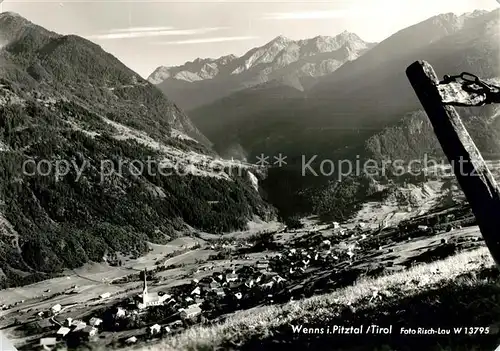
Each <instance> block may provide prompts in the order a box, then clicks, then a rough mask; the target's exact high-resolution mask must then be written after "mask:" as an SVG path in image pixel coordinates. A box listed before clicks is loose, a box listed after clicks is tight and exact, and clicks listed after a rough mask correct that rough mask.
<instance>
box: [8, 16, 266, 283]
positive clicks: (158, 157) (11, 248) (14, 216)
mask: <svg viewBox="0 0 500 351" xmlns="http://www.w3.org/2000/svg"><path fill="white" fill-rule="evenodd" d="M0 41H1V43H2V46H1V48H0V287H8V286H14V285H19V284H26V283H29V282H33V281H36V280H40V279H44V278H47V277H50V276H52V275H54V274H59V273H61V272H62V271H63V270H64V269H65V268H75V267H78V266H80V265H82V264H84V263H85V262H88V261H96V262H99V261H102V260H103V259H104V258H106V257H112V256H113V255H114V256H116V254H117V253H121V254H123V255H126V256H129V255H135V256H137V255H140V254H142V253H144V252H146V251H147V250H148V245H147V243H148V242H154V243H166V242H168V241H169V240H170V239H172V238H175V237H177V236H178V235H186V234H189V233H194V232H196V231H198V230H204V231H208V232H212V233H221V232H227V231H232V230H236V229H243V228H246V225H247V222H248V221H249V220H251V219H254V218H255V216H258V217H260V218H263V219H267V218H272V217H273V216H274V210H273V209H272V208H271V207H270V206H269V205H267V204H266V203H265V202H264V201H263V200H262V198H261V197H260V194H259V187H258V180H259V178H261V177H262V175H263V172H262V170H261V169H259V168H258V167H255V166H252V165H247V164H241V163H236V162H231V161H224V160H222V159H220V158H219V157H218V156H217V155H216V153H215V152H214V151H213V150H212V149H211V148H210V142H209V141H208V140H207V139H206V137H205V136H204V135H203V134H202V133H201V132H200V131H199V130H198V129H197V128H196V127H195V126H194V125H193V123H192V122H191V121H190V119H189V118H188V117H187V115H186V114H185V113H184V112H183V110H182V109H180V108H179V107H177V105H176V104H174V103H173V102H172V101H171V100H170V99H168V98H167V97H165V96H164V94H163V93H162V92H160V91H159V90H158V89H157V88H156V87H155V86H154V85H153V84H151V83H149V82H148V81H146V80H144V79H142V78H141V77H140V76H139V75H138V74H136V73H135V72H134V71H132V70H131V69H129V68H127V67H126V66H125V65H123V64H122V63H121V62H120V61H119V60H118V59H116V58H115V57H114V56H112V55H111V54H109V53H107V52H105V51H104V50H102V48H101V47H100V46H98V45H96V44H94V43H92V42H90V41H88V40H86V39H83V38H81V37H78V36H75V35H59V34H56V33H53V32H50V31H48V30H46V29H44V28H42V27H40V26H37V25H35V24H33V23H31V22H30V21H28V20H26V19H25V18H23V17H21V16H19V15H17V14H15V13H2V14H0Z"/></svg>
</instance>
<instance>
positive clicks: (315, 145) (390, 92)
mask: <svg viewBox="0 0 500 351" xmlns="http://www.w3.org/2000/svg"><path fill="white" fill-rule="evenodd" d="M499 14H500V10H498V9H497V10H494V11H492V12H486V11H475V12H473V13H468V14H464V15H455V14H452V13H449V14H442V15H438V16H434V17H432V18H430V19H428V20H425V21H423V22H421V23H418V24H415V25H413V26H410V27H408V28H405V29H402V30H401V31H399V32H397V33H395V34H393V35H391V36H390V37H388V38H387V39H385V40H383V41H382V42H380V43H379V44H377V45H375V46H374V47H373V48H371V49H370V50H368V51H366V52H365V53H364V54H363V55H361V56H359V57H358V58H356V59H355V60H351V61H347V62H345V63H344V64H343V65H341V66H340V67H338V68H337V69H336V70H335V71H334V72H332V73H330V74H327V75H325V76H322V77H319V78H318V80H317V83H316V84H314V85H313V86H312V87H310V88H309V89H308V90H305V91H300V90H298V89H295V88H293V87H292V86H290V85H285V84H281V83H280V82H277V81H274V82H268V83H265V84H263V85H258V86H254V87H252V88H249V89H244V90H240V91H238V92H236V93H233V94H231V95H229V96H226V97H224V98H221V99H219V100H217V101H215V102H213V103H211V104H208V105H204V106H200V107H198V108H196V109H194V110H192V111H190V117H191V119H192V120H193V121H194V123H195V124H196V126H197V127H198V128H200V130H201V131H202V132H203V133H204V134H205V135H206V136H207V137H208V138H209V139H210V140H214V141H216V145H215V148H216V150H218V151H219V152H220V153H222V154H226V153H227V154H234V153H235V151H234V150H239V151H238V153H239V154H240V157H246V158H247V159H252V160H255V157H256V156H257V155H260V154H261V153H265V154H267V155H270V156H272V155H277V154H279V153H282V154H286V155H288V157H289V160H290V159H292V158H295V159H296V160H300V158H301V157H302V156H303V155H306V156H307V155H310V156H312V155H318V154H319V155H323V156H325V157H329V158H332V157H333V158H344V157H351V156H354V155H355V154H356V153H363V152H366V151H367V150H366V149H365V148H364V144H365V142H366V141H367V139H369V138H370V137H372V136H374V135H376V134H378V133H380V132H382V131H383V130H384V128H389V127H391V126H392V125H394V124H397V123H399V122H400V121H401V120H402V118H403V117H404V116H405V115H407V114H408V113H411V112H414V111H416V110H419V109H420V108H421V106H420V103H419V101H418V99H417V98H416V96H415V93H414V91H413V89H412V88H411V85H410V84H409V82H408V79H407V78H406V74H405V70H406V67H408V66H409V65H410V64H411V63H413V62H414V61H416V60H419V59H424V60H427V61H429V62H430V63H431V64H432V65H433V67H434V68H435V70H436V72H437V73H438V74H439V75H441V76H443V75H444V74H459V73H461V72H463V71H467V72H470V73H474V74H477V75H478V76H480V77H482V78H484V79H491V78H497V77H500V65H499V62H498V57H499V55H500V40H499V39H500V38H499V35H500V31H498V27H499V18H500V15H499ZM497 109H498V108H497V107H495V106H487V107H484V108H479V109H475V110H474V111H476V112H477V113H478V114H481V115H484V116H485V118H487V119H488V118H491V117H492V116H495V115H497V112H498V110H497Z"/></svg>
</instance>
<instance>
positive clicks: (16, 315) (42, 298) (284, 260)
mask: <svg viewBox="0 0 500 351" xmlns="http://www.w3.org/2000/svg"><path fill="white" fill-rule="evenodd" d="M435 187H436V188H435V189H436V191H433V190H432V188H428V189H427V191H426V195H425V196H423V197H422V201H421V203H420V205H421V207H420V209H419V208H414V209H412V211H408V210H407V208H401V206H399V207H398V206H397V204H394V205H393V204H391V203H383V204H381V205H380V204H375V203H373V204H371V203H368V204H366V206H365V207H364V208H363V209H362V210H361V211H360V212H359V214H358V216H357V217H356V218H354V220H353V221H350V222H346V223H341V224H337V223H324V222H319V221H317V220H316V219H315V218H307V219H303V221H302V222H303V224H304V227H303V228H301V229H288V230H287V229H285V227H284V226H283V225H281V224H279V223H263V222H254V223H252V225H251V226H250V228H249V230H248V231H246V232H238V233H231V234H227V235H224V236H222V237H220V236H218V237H215V236H213V235H211V234H208V233H198V234H197V235H195V236H192V237H180V238H178V239H175V240H174V241H172V242H170V243H169V244H167V245H154V244H151V245H150V252H149V253H148V254H147V255H145V256H143V257H139V258H136V257H121V259H122V261H123V264H122V265H121V266H111V265H109V264H107V263H93V264H88V265H86V266H85V267H82V268H80V269H77V270H72V271H68V272H66V273H65V275H64V276H62V277H59V278H54V279H50V280H47V281H44V282H39V283H36V284H32V285H29V286H24V287H19V288H15V289H6V290H2V291H0V301H1V302H2V304H4V309H3V310H2V311H0V329H1V330H2V332H3V333H4V335H6V336H7V337H8V338H9V340H11V341H12V342H13V343H14V345H15V346H16V347H18V348H19V349H24V350H31V349H33V348H34V347H37V345H38V343H39V339H40V338H41V337H44V336H51V335H53V334H54V333H55V332H56V331H57V329H58V328H59V327H60V325H62V324H64V323H65V320H66V318H73V319H80V320H84V321H88V320H90V318H91V317H101V318H103V319H104V317H103V316H104V315H106V313H107V311H111V310H112V309H113V308H116V306H124V307H125V308H129V309H130V311H129V312H128V313H130V314H129V315H128V317H127V318H131V319H136V318H139V319H140V318H146V317H148V318H150V319H148V320H144V321H143V322H142V323H141V324H137V325H136V326H128V327H122V328H120V329H116V330H114V329H113V327H112V328H109V326H108V327H107V329H106V328H103V329H102V330H99V333H98V335H97V336H96V337H95V338H93V339H92V340H90V341H88V342H84V343H82V344H81V346H82V347H83V348H82V349H85V350H88V349H92V350H105V349H110V348H112V349H117V348H124V347H125V348H126V347H127V344H126V342H125V341H126V340H127V339H129V338H131V337H136V338H137V341H135V344H134V347H135V348H139V349H140V348H143V349H146V350H202V349H203V350H206V349H217V348H222V349H238V350H253V349H259V350H260V349H273V350H274V349H281V348H290V346H291V343H292V344H293V345H294V347H295V346H296V345H298V346H299V347H300V348H303V349H318V347H320V346H319V345H322V344H321V343H323V344H324V343H326V344H328V345H330V349H337V350H338V349H344V350H373V349H374V348H373V347H372V346H369V347H368V346H367V345H378V346H377V347H379V348H378V349H379V350H395V349H398V350H406V349H408V350H424V349H425V350H434V349H436V350H441V349H438V348H435V347H436V345H437V343H436V342H435V338H433V337H432V338H429V337H427V336H421V337H419V338H416V336H407V335H401V334H400V328H401V327H404V328H407V327H408V328H409V327H415V328H418V327H424V326H427V327H435V328H438V327H440V328H443V329H450V330H451V329H453V328H454V327H462V328H464V327H480V328H481V327H482V328H488V334H485V333H486V332H485V329H483V330H482V331H480V330H478V331H477V332H476V334H474V335H472V336H465V335H459V337H457V338H455V335H452V336H448V338H447V339H446V340H447V341H446V342H444V344H443V345H448V346H450V347H452V346H453V345H455V344H454V342H455V341H453V340H455V339H456V340H459V341H460V342H461V343H462V344H463V345H469V346H471V347H472V346H474V347H479V349H485V348H484V346H485V345H493V344H495V343H497V344H498V343H500V340H498V339H499V337H500V334H498V327H499V325H498V324H495V323H496V322H495V321H498V318H497V317H496V316H498V315H500V310H499V305H498V301H500V296H499V295H500V290H499V289H500V286H499V279H498V271H497V270H496V269H493V268H492V267H493V262H492V260H491V258H490V256H489V255H488V252H487V250H486V248H485V247H484V242H483V240H482V237H481V234H480V232H479V230H478V228H477V227H476V226H475V225H474V223H473V218H470V213H469V212H468V210H467V209H466V208H465V210H464V205H457V206H454V207H449V208H445V209H437V208H436V205H438V204H439V203H440V196H441V195H439V191H437V190H438V188H439V187H440V185H439V184H437V185H436V184H435ZM409 190H410V191H411V192H414V193H415V192H417V193H418V192H419V191H420V190H418V189H415V188H412V189H409ZM465 207H466V206H465ZM433 208H434V209H433ZM388 216H390V218H392V220H387V218H388ZM436 217H439V218H441V223H442V222H445V224H439V225H436V226H434V227H432V228H430V227H429V228H427V225H428V223H430V222H432V221H433V219H435V218H436ZM438 222H439V221H438ZM401 223H404V226H403V227H398V226H397V225H398V224H401ZM381 224H382V225H381ZM422 228H424V229H422ZM428 229H432V230H431V231H429V230H428ZM263 262H267V263H263ZM262 265H265V268H262ZM144 268H147V269H148V271H150V272H152V274H153V275H152V277H153V278H152V279H151V281H150V283H149V289H148V290H149V291H150V292H160V291H161V292H168V294H172V296H174V298H175V299H176V300H177V303H178V307H176V308H179V307H184V308H185V307H186V306H187V305H188V303H187V302H185V301H187V299H188V297H190V296H192V297H195V296H194V295H193V293H192V291H193V289H194V290H196V289H195V288H196V287H197V286H200V287H201V285H198V284H201V281H202V280H206V279H209V278H210V277H216V276H217V275H220V276H221V277H222V276H226V277H227V275H228V274H229V275H230V274H231V272H234V271H236V272H238V276H239V277H238V278H237V279H238V280H237V281H235V282H229V283H228V282H224V283H222V282H221V285H222V287H223V290H224V292H225V295H226V297H224V298H222V299H214V297H213V295H211V292H210V291H208V292H206V290H205V289H206V288H205V287H202V294H201V295H199V296H197V297H196V300H197V301H200V304H201V306H202V309H203V311H202V318H201V319H198V320H197V321H196V322H195V323H191V322H189V323H187V322H185V321H182V322H181V321H180V320H179V312H175V311H174V313H173V314H172V315H168V316H167V315H165V314H164V312H165V310H164V311H163V312H162V308H163V307H161V306H160V307H156V308H150V309H152V310H151V311H149V310H148V313H150V314H151V313H153V314H152V315H149V314H148V315H147V316H146V317H144V316H143V315H141V314H140V313H139V314H137V313H135V312H134V311H133V307H130V303H129V302H127V301H130V300H131V299H132V298H133V297H134V296H137V295H138V294H140V293H141V292H142V282H141V279H139V272H141V271H142V270H143V269H144ZM256 277H259V278H256ZM212 279H213V278H212ZM224 279H225V278H224ZM261 279H264V280H263V281H261ZM265 279H267V280H265ZM271 282H276V284H274V283H273V284H274V285H273V284H271ZM264 283H265V284H264ZM269 284H271V285H269ZM246 286H249V287H246ZM106 293H109V296H104V297H101V296H100V295H102V294H106ZM240 293H241V297H239V298H235V297H234V296H235V295H238V294H240ZM238 299H239V300H238ZM191 303H192V302H191ZM56 304H60V305H61V307H62V310H61V311H59V312H57V313H55V315H52V316H51V317H50V318H48V317H47V311H50V309H51V307H53V306H54V305H56ZM127 306H128V307H127ZM153 310H154V311H153ZM422 311H425V313H424V312H422ZM41 313H43V314H45V316H43V317H40V314H41ZM155 313H160V314H159V317H154V316H155ZM169 313H170V312H169ZM426 313H427V315H426ZM49 316H50V313H49ZM141 316H142V317H141ZM151 316H152V317H151ZM151 318H152V319H151ZM447 320H448V321H451V324H450V323H449V322H447ZM410 321H413V322H411V323H410ZM177 322H181V323H180V324H179V323H177ZM39 323H42V324H43V323H45V325H46V326H45V327H43V328H42V329H37V328H33V325H35V324H39ZM154 323H159V324H161V325H162V328H163V327H167V326H170V327H171V331H169V332H167V333H161V335H149V327H150V326H152V325H153V324H154ZM372 324H374V325H378V326H380V327H384V328H385V327H388V326H389V325H392V327H393V330H392V332H391V335H383V334H382V335H368V336H369V337H367V338H365V336H363V338H359V337H357V338H352V337H351V336H350V335H324V334H323V335H322V334H321V333H319V334H314V330H312V334H304V332H303V331H302V332H297V331H295V332H294V330H293V328H292V325H293V326H295V327H299V326H301V325H302V326H303V327H306V328H309V327H311V328H328V326H330V327H331V328H333V326H335V325H338V326H345V327H356V326H361V325H364V328H365V332H366V328H368V326H369V325H372ZM301 330H302V329H301ZM316 331H318V330H316ZM70 335H71V334H70ZM408 338H410V339H408ZM365 339H366V340H367V341H366V343H368V344H365V343H364V342H365V341H361V340H365ZM409 340H413V341H411V342H410V345H413V346H412V347H415V348H406V349H405V348H403V347H402V346H401V345H404V344H405V343H407V344H408V343H409ZM415 340H417V341H418V342H415ZM426 340H430V341H429V343H428V344H425V342H427V341H426ZM433 340H434V341H433ZM443 340H444V339H443ZM441 341H442V340H441ZM469 341H470V342H471V343H472V344H467V343H468V342H469ZM419 342H420V344H419ZM457 342H458V341H457ZM318 343H319V344H318ZM64 344H65V340H64V339H63V340H62V341H61V343H60V345H64ZM384 345H385V346H384ZM418 345H420V346H421V347H420V348H418V347H417V346H418ZM457 345H458V344H457ZM460 345H461V344H460ZM383 346H384V347H386V348H385V349H384V348H382V347H383ZM367 347H368V348H367ZM474 347H472V348H466V350H473V349H474ZM320 349H325V348H324V347H320ZM326 349H328V348H326ZM452 349H453V350H455V349H457V348H452ZM458 349H460V348H458ZM486 349H488V348H486ZM464 350H465V349H464Z"/></svg>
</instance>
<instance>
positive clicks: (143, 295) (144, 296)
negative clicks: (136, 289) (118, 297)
mask: <svg viewBox="0 0 500 351" xmlns="http://www.w3.org/2000/svg"><path fill="white" fill-rule="evenodd" d="M147 275H148V270H147V268H144V286H143V287H142V300H143V302H144V303H145V302H146V295H147V294H148V282H147V280H146V279H147Z"/></svg>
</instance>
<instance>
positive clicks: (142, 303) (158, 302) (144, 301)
mask: <svg viewBox="0 0 500 351" xmlns="http://www.w3.org/2000/svg"><path fill="white" fill-rule="evenodd" d="M137 297H138V299H137V308H138V309H140V310H142V309H144V308H147V307H150V306H162V305H163V304H164V302H165V301H167V300H169V299H170V298H171V296H170V295H168V294H164V295H159V294H158V293H157V292H148V283H147V270H146V269H144V286H143V289H142V294H139V295H138V296H137Z"/></svg>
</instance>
